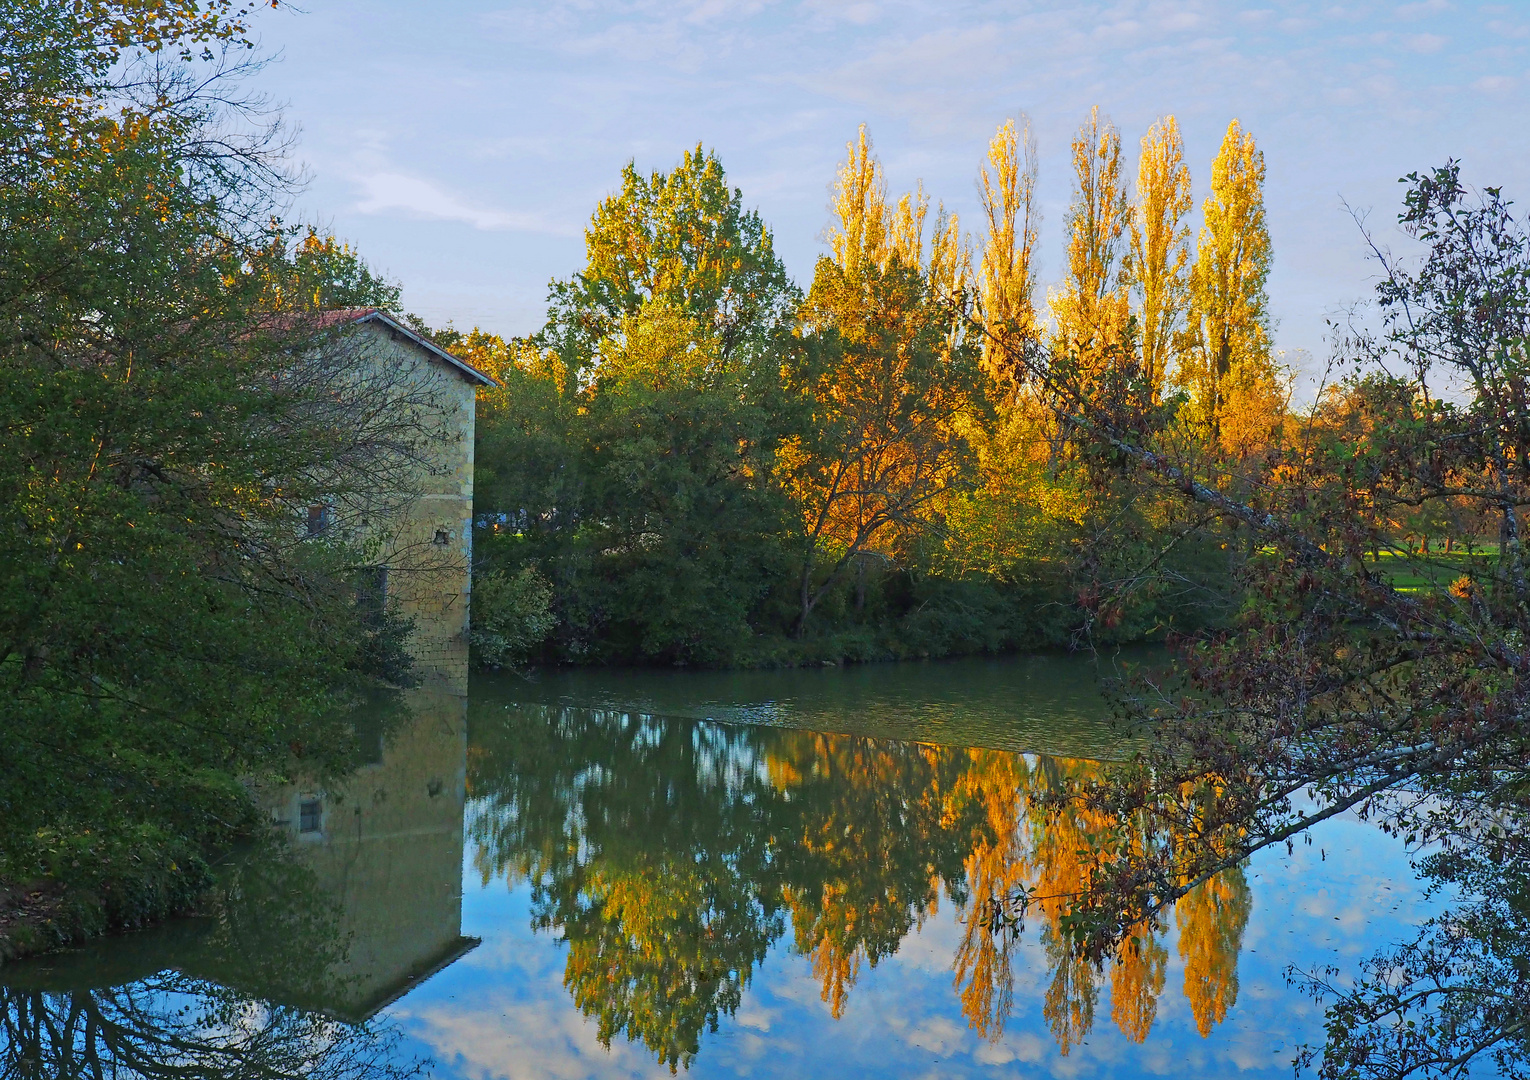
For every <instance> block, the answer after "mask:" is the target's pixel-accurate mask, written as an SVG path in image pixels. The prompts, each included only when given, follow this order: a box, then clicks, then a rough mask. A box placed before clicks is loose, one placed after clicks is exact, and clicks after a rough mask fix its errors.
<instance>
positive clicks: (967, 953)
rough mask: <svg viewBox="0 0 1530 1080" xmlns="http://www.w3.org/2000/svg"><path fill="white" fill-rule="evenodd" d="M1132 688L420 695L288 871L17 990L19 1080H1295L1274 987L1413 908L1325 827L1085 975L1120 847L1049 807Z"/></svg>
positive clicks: (311, 818)
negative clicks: (1019, 923) (1022, 1079)
mask: <svg viewBox="0 0 1530 1080" xmlns="http://www.w3.org/2000/svg"><path fill="white" fill-rule="evenodd" d="M1152 659H1153V656H1152V654H1137V655H1136V656H1135V657H1128V658H1126V661H1128V662H1136V661H1142V662H1151V661H1152ZM1122 663H1123V661H1122V660H1121V658H1101V659H1095V658H1088V657H1083V656H1063V655H1046V656H1031V657H1019V658H1008V659H984V660H963V661H954V662H949V663H932V664H906V665H874V666H865V667H852V668H844V669H841V668H830V669H823V670H816V669H815V670H808V671H779V672H747V673H727V674H724V673H687V672H653V671H644V672H620V671H580V672H556V673H549V674H545V675H542V676H538V677H534V678H530V679H528V678H523V677H520V676H517V675H513V674H503V675H491V676H479V677H476V678H475V679H474V680H473V681H472V682H471V684H470V687H469V691H468V693H467V695H466V697H464V696H463V695H462V694H461V693H460V692H451V691H449V690H446V689H441V688H437V689H432V688H430V687H426V688H422V689H420V690H415V691H411V692H409V694H408V695H406V702H405V704H406V706H407V708H406V710H405V712H404V713H403V714H402V715H401V716H397V717H395V718H393V719H392V720H391V721H389V722H388V723H386V724H384V723H382V722H381V721H379V723H378V725H377V726H376V728H375V730H373V729H370V728H369V729H367V731H366V732H364V733H363V737H364V742H367V741H369V742H370V745H369V746H368V747H367V749H366V750H365V752H364V756H365V758H366V759H367V764H366V765H364V766H363V767H362V768H361V769H360V770H359V771H358V772H357V773H356V774H355V775H354V776H352V777H349V778H348V779H346V780H345V781H343V782H339V783H331V784H328V785H322V786H321V785H312V786H311V787H307V788H305V787H302V786H298V787H288V788H279V789H271V790H264V791H262V793H261V797H262V798H263V799H264V800H265V802H266V804H267V806H268V808H269V809H270V811H271V813H272V816H273V819H274V820H276V821H277V822H278V823H279V828H280V830H281V831H282V832H284V833H285V835H286V837H287V843H286V844H285V845H283V846H282V847H281V851H282V854H281V856H280V857H277V856H273V855H272V854H271V853H270V852H267V851H264V850H263V851H261V852H257V853H246V854H244V855H242V856H241V857H240V858H239V859H237V860H233V861H231V862H230V863H229V864H228V865H227V866H226V867H225V868H224V871H223V878H224V881H225V883H226V884H225V887H224V888H223V889H222V891H221V893H220V896H219V898H218V899H217V900H216V901H215V902H213V903H210V906H209V910H208V912H207V913H206V914H205V915H204V916H203V917H200V918H195V919H182V920H177V921H175V922H173V923H171V924H169V925H166V926H162V927H159V928H156V929H153V930H150V931H145V932H141V933H137V934H132V935H126V936H123V937H118V938H113V939H110V940H105V941H99V942H95V943H93V944H91V945H90V946H88V947H86V948H82V949H78V950H73V951H69V952H66V953H62V954H57V955H54V956H50V957H42V958H36V959H33V960H31V961H26V962H21V963H16V964H12V965H9V966H6V967H3V968H0V1072H3V1074H4V1075H5V1076H6V1077H7V1078H9V1077H11V1076H16V1077H18V1078H21V1077H24V1078H27V1080H31V1078H32V1077H38V1078H41V1077H49V1078H51V1077H56V1076H95V1075H98V1074H99V1075H103V1076H115V1077H122V1078H126V1077H134V1076H144V1077H170V1076H188V1075H189V1076H196V1077H198V1078H201V1077H208V1078H212V1077H224V1076H226V1077H228V1078H230V1080H232V1078H234V1077H236V1076H237V1077H239V1078H241V1080H244V1078H247V1077H272V1078H275V1077H283V1078H285V1077H289V1076H298V1075H302V1076H311V1077H315V1078H334V1080H342V1078H345V1080H349V1078H351V1077H355V1078H358V1080H359V1078H362V1077H392V1076H397V1077H402V1076H409V1075H419V1076H430V1077H439V1078H457V1077H461V1078H471V1080H489V1078H501V1077H503V1078H532V1077H537V1078H541V1077H569V1078H583V1077H648V1076H653V1077H662V1076H668V1075H671V1073H673V1072H676V1071H678V1072H680V1073H683V1074H685V1075H687V1076H692V1077H698V1078H701V1077H724V1076H728V1077H731V1076H740V1075H747V1076H752V1077H804V1076H862V1075H864V1076H877V1077H903V1076H907V1077H925V1076H943V1077H944V1076H971V1077H987V1076H1016V1075H1023V1076H1046V1075H1052V1076H1058V1077H1079V1076H1112V1077H1130V1076H1183V1075H1229V1074H1238V1075H1242V1076H1250V1077H1264V1076H1270V1077H1275V1076H1280V1077H1287V1076H1290V1075H1291V1060H1292V1057H1293V1056H1294V1054H1295V1053H1296V1051H1297V1049H1298V1047H1299V1046H1300V1045H1301V1044H1302V1043H1303V1042H1304V1041H1306V1042H1311V1041H1321V1038H1322V1012H1321V1009H1320V1007H1319V1006H1317V1005H1315V1004H1314V1003H1313V1002H1311V1001H1309V1000H1307V999H1306V998H1305V997H1304V996H1303V995H1302V994H1301V993H1300V992H1299V991H1297V990H1296V989H1293V988H1292V987H1291V986H1289V985H1288V982H1287V977H1286V971H1287V969H1288V968H1289V967H1291V966H1293V965H1294V966H1295V967H1296V968H1298V969H1303V970H1317V969H1320V968H1322V967H1324V966H1326V965H1330V964H1332V965H1339V966H1342V967H1347V968H1352V967H1353V966H1354V965H1355V964H1356V962H1357V961H1358V960H1359V959H1361V958H1362V957H1364V956H1366V955H1369V954H1370V953H1371V952H1374V951H1375V950H1376V949H1378V948H1379V947H1381V946H1383V945H1385V944H1387V943H1388V942H1390V941H1392V940H1394V939H1396V938H1399V937H1402V936H1405V935H1406V932H1407V929H1408V928H1409V927H1411V926H1413V925H1416V924H1417V923H1418V922H1420V921H1421V920H1422V919H1423V918H1424V917H1426V915H1427V914H1428V913H1429V912H1430V910H1431V908H1430V902H1429V901H1428V900H1427V899H1426V898H1425V897H1424V896H1423V895H1422V892H1421V889H1420V887H1419V886H1418V884H1417V883H1416V882H1415V880H1414V877H1413V874H1412V872H1411V868H1410V864H1409V859H1408V853H1407V851H1406V850H1405V849H1404V848H1403V847H1402V845H1401V843H1400V842H1398V841H1397V840H1395V839H1393V838H1391V837H1388V836H1386V835H1384V834H1382V833H1381V832H1379V831H1378V830H1376V829H1374V828H1372V827H1371V826H1369V825H1367V824H1365V823H1363V822H1361V821H1358V820H1354V819H1340V820H1334V821H1330V822H1327V823H1325V824H1324V825H1322V826H1321V827H1320V828H1318V829H1317V830H1315V831H1314V834H1313V837H1312V841H1313V842H1312V843H1311V844H1310V845H1308V844H1298V845H1297V846H1296V847H1295V849H1294V850H1293V851H1290V852H1287V851H1286V850H1285V849H1284V848H1282V849H1280V850H1279V851H1274V852H1266V853H1263V854H1261V855H1259V856H1256V857H1255V858H1254V859H1253V860H1251V862H1250V863H1249V864H1248V865H1247V866H1245V867H1244V868H1242V869H1241V870H1238V871H1233V872H1230V873H1228V874H1224V875H1222V876H1221V877H1219V878H1217V879H1214V880H1212V881H1210V882H1207V883H1206V884H1205V885H1203V886H1201V887H1200V888H1199V889H1198V890H1196V892H1194V893H1192V894H1191V895H1189V896H1187V897H1185V898H1184V899H1183V900H1181V901H1180V903H1179V904H1178V905H1177V906H1176V908H1175V910H1174V911H1173V912H1172V913H1169V914H1168V915H1167V916H1166V917H1165V918H1164V919H1163V920H1162V922H1161V924H1160V925H1158V926H1156V927H1150V928H1145V929H1144V930H1143V932H1142V933H1141V934H1140V936H1139V937H1138V938H1137V939H1135V941H1134V942H1133V943H1132V944H1131V945H1130V946H1128V947H1127V948H1125V949H1123V950H1122V952H1121V953H1120V954H1118V955H1117V956H1116V957H1114V958H1112V959H1111V960H1109V961H1107V962H1106V963H1105V964H1103V965H1100V966H1099V967H1091V966H1090V965H1088V964H1084V963H1079V962H1076V961H1073V960H1070V959H1068V957H1067V954H1066V952H1065V950H1063V949H1062V948H1061V947H1060V945H1059V936H1058V932H1057V926H1058V917H1059V915H1060V908H1058V906H1057V905H1056V904H1055V903H1052V902H1049V901H1048V900H1046V899H1045V898H1046V897H1047V896H1051V895H1056V894H1059V893H1062V892H1066V890H1067V888H1068V886H1069V883H1070V882H1076V881H1077V880H1078V879H1079V876H1080V875H1081V874H1082V873H1083V872H1084V871H1085V870H1086V869H1087V860H1088V858H1089V856H1088V843H1089V840H1090V836H1091V835H1092V830H1095V829H1097V828H1098V827H1099V826H1100V823H1099V822H1097V821H1093V820H1091V819H1090V818H1088V817H1087V816H1086V815H1084V814H1079V815H1075V816H1073V817H1062V818H1058V817H1055V816H1048V815H1046V814H1043V813H1041V812H1039V811H1038V810H1037V809H1036V807H1035V805H1034V800H1035V798H1036V797H1037V796H1038V795H1039V794H1041V793H1043V792H1046V791H1052V790H1057V789H1058V788H1059V787H1060V786H1065V785H1068V784H1072V783H1076V782H1078V781H1079V780H1081V779H1086V778H1088V777H1089V776H1090V775H1092V774H1093V773H1094V772H1095V771H1097V770H1098V769H1100V768H1101V762H1104V761H1109V760H1111V759H1116V758H1120V757H1123V756H1125V755H1126V754H1128V753H1130V751H1131V748H1132V746H1133V742H1132V739H1133V736H1132V735H1131V733H1129V732H1124V731H1122V730H1120V728H1119V727H1118V726H1117V725H1116V724H1115V723H1113V722H1112V720H1111V717H1110V713H1109V710H1108V709H1107V707H1106V705H1105V702H1104V699H1103V698H1102V696H1101V694H1100V692H1099V689H1098V684H1099V678H1100V676H1101V675H1102V674H1104V675H1107V676H1112V675H1115V674H1117V673H1119V670H1120V668H1121V666H1122ZM1018 888H1028V889H1031V890H1032V892H1033V895H1034V896H1037V897H1040V898H1041V899H1039V900H1037V901H1036V902H1035V903H1033V904H1032V905H1031V907H1030V908H1029V909H1028V910H1027V913H1026V919H1025V926H1024V929H1023V931H1020V932H1018V933H1015V932H1011V931H1008V930H1005V929H1003V928H1002V926H996V925H995V923H994V921H993V920H992V919H991V918H990V914H991V913H992V912H993V910H994V907H993V903H992V901H993V900H994V899H997V898H1003V897H1006V896H1010V895H1012V894H1013V893H1014V891H1015V890H1016V889H1018ZM103 1063H105V1065H109V1066H110V1068H107V1069H105V1070H104V1071H99V1072H98V1071H92V1070H93V1069H97V1070H99V1069H100V1067H101V1066H102V1065H103ZM111 1069H115V1070H116V1071H115V1072H113V1071H111ZM6 1070H8V1071H6Z"/></svg>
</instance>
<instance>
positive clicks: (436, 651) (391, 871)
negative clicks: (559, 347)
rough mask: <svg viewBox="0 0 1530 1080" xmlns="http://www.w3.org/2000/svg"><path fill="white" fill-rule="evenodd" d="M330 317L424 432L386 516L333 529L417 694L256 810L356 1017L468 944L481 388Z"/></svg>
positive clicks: (368, 321)
mask: <svg viewBox="0 0 1530 1080" xmlns="http://www.w3.org/2000/svg"><path fill="white" fill-rule="evenodd" d="M337 315H338V316H339V317H338V318H337V319H335V320H334V321H335V323H336V324H337V325H336V329H337V330H339V331H340V332H341V333H342V334H343V335H344V339H345V354H346V355H347V356H349V357H353V358H354V362H355V363H356V364H357V365H358V371H359V372H360V373H361V374H362V375H363V376H366V375H367V374H377V373H383V374H385V375H386V379H384V380H383V382H384V383H386V384H387V385H391V386H394V387H396V388H397V389H398V391H399V394H400V398H401V399H403V400H406V401H407V402H408V404H405V405H401V406H399V407H400V408H406V409H411V410H414V411H415V412H417V413H419V414H420V415H419V416H418V417H417V419H418V420H419V428H420V430H421V431H422V432H424V433H426V435H427V436H428V437H426V438H424V439H423V441H422V442H421V446H422V448H423V454H422V455H421V461H420V463H419V467H418V468H415V469H413V470H412V472H413V475H411V476H409V477H406V478H405V486H406V487H407V488H408V490H405V491H401V492H399V493H397V494H398V495H399V496H400V497H399V498H398V500H397V501H396V502H395V503H393V505H395V506H396V507H397V509H395V510H394V511H393V512H392V513H390V514H389V515H387V516H386V518H385V519H384V520H365V521H356V522H348V523H343V524H344V525H346V526H347V527H349V530H350V537H351V538H352V539H359V540H360V541H361V544H362V547H363V549H364V550H365V551H366V553H367V558H368V559H369V560H370V561H373V562H374V563H375V565H376V567H377V568H378V569H379V570H380V571H385V573H383V574H382V575H381V577H380V580H381V582H383V583H385V588H384V591H385V592H386V594H387V599H388V602H389V603H390V605H391V604H396V605H397V608H398V610H400V612H401V613H402V614H404V615H405V616H407V617H409V618H411V619H412V620H413V622H414V633H413V635H412V637H411V639H410V652H411V653H412V654H413V656H414V658H415V661H416V667H417V673H418V675H419V677H420V680H421V682H420V685H419V686H418V687H416V688H414V689H412V690H409V691H406V692H405V693H404V695H403V705H404V708H405V710H406V714H407V715H406V716H405V717H404V718H403V719H402V721H401V722H399V721H395V722H394V723H392V724H390V725H389V726H388V730H387V732H386V735H385V736H384V735H382V734H379V735H378V738H377V742H376V744H375V745H374V746H373V747H372V748H371V750H370V752H369V756H371V757H372V758H373V760H372V761H371V762H370V763H368V764H366V765H364V766H363V767H362V768H361V769H359V770H358V771H357V772H356V773H354V774H352V775H351V776H350V777H348V778H347V779H346V780H345V781H344V782H343V783H339V784H332V785H330V786H328V787H323V788H321V787H317V786H302V785H294V786H289V787H285V788H282V789H280V790H278V791H272V792H269V793H268V794H267V796H266V800H265V801H266V805H267V806H268V807H269V809H270V811H271V814H272V817H273V819H274V820H275V821H276V822H277V823H278V825H279V826H280V827H281V828H283V829H284V830H286V831H287V833H288V834H289V836H290V838H291V839H292V841H293V845H294V849H295V851H296V853H297V856H298V858H299V859H300V860H301V861H302V862H303V863H304V864H306V865H307V866H308V867H309V868H310V869H311V870H312V871H313V874H314V878H315V882H316V884H317V886H318V888H319V891H320V892H321V893H322V895H323V897H324V899H325V900H326V901H327V902H329V903H333V904H334V905H335V906H336V907H337V909H338V911H339V916H340V923H341V930H342V932H343V934H344V935H345V936H346V937H347V938H348V940H349V945H348V951H347V956H346V958H345V959H344V960H343V961H342V962H341V964H340V965H339V967H340V970H338V971H334V972H332V973H331V975H332V976H333V978H334V980H335V983H336V985H337V986H339V987H342V989H340V990H338V991H336V999H335V1000H332V1001H329V1002H327V1003H326V1006H327V1007H328V1008H329V1009H330V1011H332V1012H335V1013H337V1014H339V1015H342V1016H346V1017H348V1018H352V1019H359V1018H361V1017H364V1016H368V1015H370V1014H371V1013H373V1012H375V1011H376V1010H377V1009H378V1008H380V1007H381V1006H382V1005H383V1004H385V1003H386V1002H388V1001H389V1000H392V999H393V998H394V997H396V996H397V995H399V994H401V993H403V992H405V991H407V990H408V989H409V988H410V987H412V986H413V985H415V984H416V983H417V982H418V981H419V980H421V979H422V978H425V977H428V976H429V975H430V974H431V973H433V972H434V971H436V970H439V968H440V967H442V966H444V965H445V964H447V963H450V962H451V961H452V960H454V959H455V958H456V957H457V956H460V955H461V954H462V952H463V951H465V950H466V949H468V948H471V947H472V945H473V944H476V942H473V941H472V940H470V939H466V938H463V937H462V936H461V922H462V891H461V872H462V829H463V810H464V802H465V798H466V768H467V723H466V721H467V670H468V641H467V634H468V618H469V603H470V600H471V573H470V567H471V561H472V524H473V523H472V518H473V421H474V412H475V395H476V392H477V389H478V387H480V386H485V385H492V382H491V381H490V380H489V379H488V378H487V377H485V376H483V375H482V374H480V373H478V372H476V371H474V370H473V369H472V368H470V367H468V366H467V365H465V364H463V363H461V362H460V361H458V360H456V359H455V358H453V357H450V356H447V355H446V354H444V353H442V352H441V351H440V350H439V349H437V348H436V347H435V346H434V345H433V344H431V343H430V342H427V341H425V340H423V339H421V338H419V337H418V336H416V335H415V334H413V333H412V332H410V331H409V330H408V329H407V328H406V327H403V326H401V325H400V324H398V323H397V322H395V321H394V320H392V319H390V318H388V317H387V316H386V315H383V314H381V313H379V312H375V311H362V312H344V313H337ZM369 366H370V372H369V371H368V367H369ZM365 741H366V740H365V739H363V743H365Z"/></svg>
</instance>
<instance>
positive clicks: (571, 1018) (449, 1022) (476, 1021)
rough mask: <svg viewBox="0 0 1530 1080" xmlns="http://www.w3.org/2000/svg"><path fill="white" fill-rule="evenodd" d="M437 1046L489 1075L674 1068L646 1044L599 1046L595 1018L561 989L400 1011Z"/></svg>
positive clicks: (442, 1056) (524, 1079)
mask: <svg viewBox="0 0 1530 1080" xmlns="http://www.w3.org/2000/svg"><path fill="white" fill-rule="evenodd" d="M395 1017H396V1018H397V1019H398V1020H399V1022H400V1023H401V1024H403V1026H404V1027H405V1028H406V1029H407V1030H409V1031H410V1033H411V1034H413V1035H414V1036H415V1037H416V1038H419V1039H421V1040H422V1041H423V1042H425V1043H426V1044H427V1045H429V1046H430V1048H431V1050H432V1053H433V1056H434V1057H435V1058H436V1061H437V1063H438V1068H446V1067H450V1068H451V1069H452V1070H453V1075H457V1076H463V1077H475V1078H482V1080H491V1078H492V1080H584V1078H586V1077H602V1078H612V1080H617V1078H629V1077H630V1078H638V1077H667V1076H668V1075H669V1070H668V1069H667V1068H664V1067H663V1066H661V1065H659V1064H658V1063H657V1062H655V1061H654V1060H653V1057H652V1056H651V1055H649V1054H647V1053H645V1052H644V1051H643V1049H642V1047H641V1046H637V1047H633V1046H631V1045H630V1044H627V1043H625V1042H613V1043H612V1044H611V1048H610V1050H607V1049H605V1048H604V1047H602V1046H601V1045H600V1041H599V1039H597V1038H596V1034H595V1025H594V1024H592V1023H590V1022H589V1021H587V1020H585V1019H584V1018H583V1017H582V1016H580V1015H579V1013H578V1012H577V1011H575V1010H573V1009H570V1008H569V1007H568V1004H567V999H566V998H564V997H563V996H562V995H561V994H560V995H557V996H553V995H547V996H545V997H543V998H541V999H540V1000H534V1001H529V1002H517V1001H513V1000H510V999H508V998H496V997H489V998H482V999H479V1000H478V1002H477V1003H476V1004H475V1005H474V1006H473V1007H471V1008H464V1007H463V1006H462V1005H461V1004H460V1003H458V1002H453V1003H450V1004H442V1005H437V1006H432V1007H429V1008H422V1009H418V1010H414V1009H404V1010H400V1011H399V1012H397V1013H396V1014H395Z"/></svg>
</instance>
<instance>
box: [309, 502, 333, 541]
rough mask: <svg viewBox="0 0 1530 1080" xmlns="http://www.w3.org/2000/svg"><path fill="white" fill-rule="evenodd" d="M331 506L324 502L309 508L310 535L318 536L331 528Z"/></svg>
mask: <svg viewBox="0 0 1530 1080" xmlns="http://www.w3.org/2000/svg"><path fill="white" fill-rule="evenodd" d="M329 517H330V515H329V507H327V506H325V505H323V504H322V503H320V504H317V505H314V506H310V507H309V508H308V535H309V536H318V535H319V534H320V533H322V532H323V531H324V530H325V529H327V528H329Z"/></svg>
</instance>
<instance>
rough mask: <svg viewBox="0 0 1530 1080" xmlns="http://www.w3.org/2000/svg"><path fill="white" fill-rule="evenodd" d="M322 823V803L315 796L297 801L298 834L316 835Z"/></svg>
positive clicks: (308, 796)
mask: <svg viewBox="0 0 1530 1080" xmlns="http://www.w3.org/2000/svg"><path fill="white" fill-rule="evenodd" d="M323 823H324V801H323V800H322V799H320V798H319V797H318V796H317V795H304V796H303V797H302V798H301V799H299V800H298V832H300V833H316V832H318V831H319V829H320V828H321V827H322V825H323Z"/></svg>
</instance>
